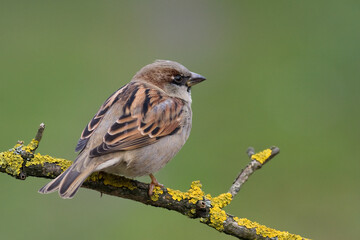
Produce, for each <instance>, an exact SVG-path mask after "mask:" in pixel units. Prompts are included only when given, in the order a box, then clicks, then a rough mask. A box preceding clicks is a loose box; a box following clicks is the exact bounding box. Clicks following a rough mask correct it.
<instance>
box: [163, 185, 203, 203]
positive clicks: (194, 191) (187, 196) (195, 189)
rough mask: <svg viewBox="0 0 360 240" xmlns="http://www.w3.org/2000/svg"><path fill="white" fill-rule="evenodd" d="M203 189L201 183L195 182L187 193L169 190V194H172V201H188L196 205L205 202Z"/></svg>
mask: <svg viewBox="0 0 360 240" xmlns="http://www.w3.org/2000/svg"><path fill="white" fill-rule="evenodd" d="M201 187H202V185H201V183H200V181H193V182H192V183H191V187H190V189H189V190H188V191H187V192H181V191H179V190H173V189H170V188H167V192H168V193H169V194H170V196H171V197H172V199H174V200H176V201H181V200H188V201H189V202H190V203H193V204H196V203H197V202H198V201H199V200H203V198H204V195H205V193H204V192H203V190H202V189H201Z"/></svg>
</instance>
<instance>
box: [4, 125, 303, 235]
mask: <svg viewBox="0 0 360 240" xmlns="http://www.w3.org/2000/svg"><path fill="white" fill-rule="evenodd" d="M44 128H45V125H43V124H42V125H40V127H39V130H38V132H37V134H36V137H35V139H33V140H32V141H31V142H30V143H29V144H28V145H23V142H19V143H18V144H16V145H15V146H14V148H12V149H10V150H9V151H5V152H1V153H0V172H4V173H7V174H9V175H11V176H14V177H16V178H20V179H25V178H26V176H34V177H43V178H55V177H57V176H58V175H59V174H61V173H62V172H63V171H64V170H66V168H68V167H69V166H70V165H71V164H72V162H71V161H68V160H65V159H61V158H53V157H50V156H48V155H41V154H39V153H37V154H35V150H36V149H37V147H38V144H39V141H40V140H41V137H42V134H43V131H44ZM278 153H279V149H278V148H277V147H272V148H270V149H266V150H264V151H262V152H260V153H257V154H255V152H254V150H253V148H249V150H248V155H249V157H250V159H251V161H250V163H249V164H248V165H247V166H246V167H245V168H244V169H243V171H241V173H240V174H239V176H238V177H237V178H236V180H235V182H234V184H233V185H232V186H231V188H230V190H229V192H227V193H223V194H220V195H219V196H216V197H213V196H211V195H210V194H205V193H204V191H203V190H202V185H201V183H200V181H194V182H192V184H191V187H190V189H189V190H188V191H186V192H182V191H179V190H173V189H170V188H166V187H155V189H154V194H153V195H152V196H151V197H149V196H148V190H149V184H146V183H142V182H139V181H136V180H131V179H127V178H124V177H121V176H115V175H112V174H107V173H103V172H96V173H94V174H92V175H91V176H90V177H89V178H88V179H87V180H86V181H85V182H84V184H83V185H82V187H85V188H88V189H92V190H95V191H98V192H100V193H101V194H108V195H112V196H116V197H122V198H127V199H131V200H134V201H138V202H141V203H143V204H146V205H151V206H155V207H161V208H166V209H169V210H173V211H177V212H179V213H181V214H183V215H186V216H188V217H190V218H199V219H200V222H202V223H204V224H206V225H208V226H209V227H212V228H214V229H216V230H218V231H220V232H223V233H226V234H229V235H232V236H234V237H237V238H239V239H266V240H269V239H271V240H275V239H289V240H290V239H296V240H299V239H305V238H303V237H301V236H299V235H295V234H290V233H288V232H284V231H278V230H275V229H271V228H268V227H266V226H263V225H260V224H258V223H256V222H253V221H250V220H248V219H246V218H238V217H235V216H232V215H230V214H228V213H226V212H225V210H223V208H224V207H226V206H227V205H229V204H230V203H231V201H232V199H233V198H234V197H235V195H236V194H237V193H238V192H239V190H240V188H241V186H242V185H243V184H244V183H245V182H246V181H247V179H248V178H249V176H250V175H251V174H252V173H253V172H254V171H255V170H257V169H259V168H260V167H261V166H262V165H263V164H265V163H266V162H268V161H269V160H270V159H271V158H272V157H274V156H275V155H276V154H278ZM21 175H24V176H25V177H23V178H21V177H19V176H21Z"/></svg>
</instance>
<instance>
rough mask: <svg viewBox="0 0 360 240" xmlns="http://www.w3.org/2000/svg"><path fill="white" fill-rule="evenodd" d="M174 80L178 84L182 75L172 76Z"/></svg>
mask: <svg viewBox="0 0 360 240" xmlns="http://www.w3.org/2000/svg"><path fill="white" fill-rule="evenodd" d="M174 82H175V83H176V84H179V83H181V82H182V76H181V75H179V74H178V75H176V76H175V77H174Z"/></svg>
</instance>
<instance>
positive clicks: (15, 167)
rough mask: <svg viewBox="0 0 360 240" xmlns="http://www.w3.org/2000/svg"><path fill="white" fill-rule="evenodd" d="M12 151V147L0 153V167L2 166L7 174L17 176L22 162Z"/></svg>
mask: <svg viewBox="0 0 360 240" xmlns="http://www.w3.org/2000/svg"><path fill="white" fill-rule="evenodd" d="M14 151H15V150H14V149H11V150H9V151H6V152H2V153H0V166H1V168H4V169H5V171H6V172H7V173H8V174H10V175H12V176H18V175H19V174H20V169H21V167H22V164H23V159H22V157H21V156H20V155H19V154H17V153H15V152H14Z"/></svg>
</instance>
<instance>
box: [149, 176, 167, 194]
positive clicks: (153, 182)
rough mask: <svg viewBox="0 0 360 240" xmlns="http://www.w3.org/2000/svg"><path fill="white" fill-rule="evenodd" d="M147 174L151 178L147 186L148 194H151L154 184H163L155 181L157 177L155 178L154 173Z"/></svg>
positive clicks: (160, 185) (159, 185)
mask: <svg viewBox="0 0 360 240" xmlns="http://www.w3.org/2000/svg"><path fill="white" fill-rule="evenodd" d="M149 176H150V178H151V183H150V186H149V196H152V195H153V191H154V187H155V186H158V187H163V186H164V185H162V184H160V183H159V182H158V181H157V179H156V178H155V176H154V175H152V174H150V175H149Z"/></svg>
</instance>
